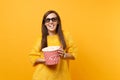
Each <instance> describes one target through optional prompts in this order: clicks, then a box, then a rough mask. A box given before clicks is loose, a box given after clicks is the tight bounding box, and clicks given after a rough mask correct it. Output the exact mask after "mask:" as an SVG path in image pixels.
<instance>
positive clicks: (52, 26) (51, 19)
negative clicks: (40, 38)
mask: <svg viewBox="0 0 120 80" xmlns="http://www.w3.org/2000/svg"><path fill="white" fill-rule="evenodd" d="M57 24H58V20H57V15H56V14H55V13H51V14H49V15H48V16H47V17H46V19H45V26H46V27H47V29H48V32H55V31H56V28H57Z"/></svg>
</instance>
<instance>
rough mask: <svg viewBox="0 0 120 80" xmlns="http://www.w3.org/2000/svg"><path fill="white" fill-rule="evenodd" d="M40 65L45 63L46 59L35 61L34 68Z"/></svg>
mask: <svg viewBox="0 0 120 80" xmlns="http://www.w3.org/2000/svg"><path fill="white" fill-rule="evenodd" d="M40 63H45V59H44V58H39V59H37V60H36V61H35V63H34V66H35V65H37V64H40Z"/></svg>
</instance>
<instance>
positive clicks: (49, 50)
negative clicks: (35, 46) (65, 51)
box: [42, 46, 60, 65]
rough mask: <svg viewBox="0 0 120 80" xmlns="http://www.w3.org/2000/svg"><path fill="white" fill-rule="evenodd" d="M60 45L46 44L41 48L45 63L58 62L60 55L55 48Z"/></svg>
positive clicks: (54, 63) (52, 63)
mask: <svg viewBox="0 0 120 80" xmlns="http://www.w3.org/2000/svg"><path fill="white" fill-rule="evenodd" d="M59 48H60V46H48V47H45V48H43V49H42V51H43V53H44V57H45V64H46V65H56V64H58V62H59V60H60V57H59V54H58V52H57V50H58V49H59Z"/></svg>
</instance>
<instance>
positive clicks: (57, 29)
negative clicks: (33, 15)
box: [40, 10, 66, 50]
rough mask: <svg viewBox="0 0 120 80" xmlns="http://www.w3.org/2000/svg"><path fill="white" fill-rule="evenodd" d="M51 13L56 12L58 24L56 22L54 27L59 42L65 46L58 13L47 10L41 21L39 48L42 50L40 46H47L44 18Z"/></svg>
mask: <svg viewBox="0 0 120 80" xmlns="http://www.w3.org/2000/svg"><path fill="white" fill-rule="evenodd" d="M51 13H54V14H56V16H57V19H58V24H57V28H56V33H57V34H58V37H59V41H60V43H61V44H62V46H63V49H65V48H66V42H65V38H64V35H63V32H62V27H61V26H62V25H61V20H60V16H59V15H58V13H57V12H56V11H54V10H49V11H47V12H46V13H45V14H44V16H43V21H42V29H41V30H42V39H41V48H40V50H42V48H44V47H47V46H48V45H47V35H48V30H47V28H46V26H45V19H46V17H47V16H48V15H49V14H51Z"/></svg>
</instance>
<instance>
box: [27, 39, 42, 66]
mask: <svg viewBox="0 0 120 80" xmlns="http://www.w3.org/2000/svg"><path fill="white" fill-rule="evenodd" d="M40 45H41V39H38V40H37V41H36V44H35V45H34V47H33V48H32V49H31V51H30V53H29V58H30V61H31V63H32V64H34V63H35V61H36V60H37V59H38V58H43V53H42V52H41V51H40Z"/></svg>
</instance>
